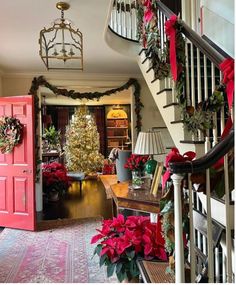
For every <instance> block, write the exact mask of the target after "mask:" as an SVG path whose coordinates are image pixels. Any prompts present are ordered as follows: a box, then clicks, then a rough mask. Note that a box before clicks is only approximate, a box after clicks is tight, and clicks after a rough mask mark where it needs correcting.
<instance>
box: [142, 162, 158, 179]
mask: <svg viewBox="0 0 236 285" xmlns="http://www.w3.org/2000/svg"><path fill="white" fill-rule="evenodd" d="M156 166H157V161H156V160H155V159H149V160H148V161H147V162H146V164H145V171H146V173H147V174H152V175H153V174H154V172H155V169H156Z"/></svg>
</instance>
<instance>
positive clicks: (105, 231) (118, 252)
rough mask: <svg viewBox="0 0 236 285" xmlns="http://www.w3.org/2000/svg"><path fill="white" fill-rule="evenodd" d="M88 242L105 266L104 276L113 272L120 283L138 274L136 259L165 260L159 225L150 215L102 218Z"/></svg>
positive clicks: (101, 263)
mask: <svg viewBox="0 0 236 285" xmlns="http://www.w3.org/2000/svg"><path fill="white" fill-rule="evenodd" d="M97 231H98V232H99V234H98V235H95V236H94V237H93V238H92V240H91V243H92V244H93V243H96V242H98V241H99V243H98V244H97V246H96V248H95V251H94V254H97V255H98V256H99V257H100V266H102V265H105V266H107V276H108V277H110V276H112V275H113V273H116V275H117V278H118V280H119V281H120V282H122V281H124V280H131V279H133V278H135V277H136V278H137V277H138V276H139V269H138V266H137V263H136V260H137V258H145V259H148V260H150V259H154V258H156V259H161V260H167V255H166V252H165V248H164V240H163V238H162V235H161V226H160V224H159V223H158V224H155V223H151V222H150V217H146V216H145V217H144V216H128V217H127V218H126V219H125V217H124V216H123V215H121V214H119V215H118V217H117V218H113V219H109V220H104V221H103V223H102V228H101V230H100V229H97Z"/></svg>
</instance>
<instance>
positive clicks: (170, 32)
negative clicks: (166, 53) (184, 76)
mask: <svg viewBox="0 0 236 285" xmlns="http://www.w3.org/2000/svg"><path fill="white" fill-rule="evenodd" d="M177 19H178V17H177V16H176V15H173V16H171V17H170V19H169V20H168V21H166V22H165V31H166V35H167V36H168V37H169V40H170V66H171V73H172V77H173V79H174V81H176V80H177V62H176V43H175V41H176V29H175V23H176V21H177Z"/></svg>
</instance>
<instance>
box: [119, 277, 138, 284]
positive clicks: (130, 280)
mask: <svg viewBox="0 0 236 285" xmlns="http://www.w3.org/2000/svg"><path fill="white" fill-rule="evenodd" d="M121 283H139V277H138V276H137V277H133V278H131V279H129V278H125V279H124V280H123V281H122V282H121Z"/></svg>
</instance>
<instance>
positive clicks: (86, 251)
mask: <svg viewBox="0 0 236 285" xmlns="http://www.w3.org/2000/svg"><path fill="white" fill-rule="evenodd" d="M100 224H101V219H83V220H57V221H43V222H41V223H40V224H39V225H38V231H37V232H29V231H23V230H14V229H7V228H5V229H4V230H3V232H1V235H0V283H116V282H117V279H116V278H115V277H112V278H109V279H108V278H107V277H106V268H103V267H102V268H100V267H99V260H98V257H97V256H94V257H93V251H94V246H93V245H91V244H90V240H91V237H92V236H93V235H94V234H96V231H95V229H96V228H100ZM92 257H93V258H92Z"/></svg>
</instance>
